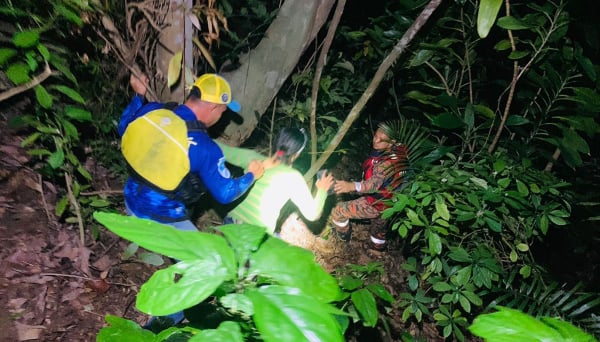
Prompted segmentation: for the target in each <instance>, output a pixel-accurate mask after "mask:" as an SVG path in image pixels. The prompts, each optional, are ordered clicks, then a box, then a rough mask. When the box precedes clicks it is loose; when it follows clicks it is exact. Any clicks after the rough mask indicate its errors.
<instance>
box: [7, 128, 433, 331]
mask: <svg viewBox="0 0 600 342" xmlns="http://www.w3.org/2000/svg"><path fill="white" fill-rule="evenodd" d="M0 130H1V131H2V134H0V310H1V312H0V331H3V333H2V334H1V335H0V341H27V340H34V341H95V337H96V334H97V333H98V331H99V330H100V329H101V328H102V327H103V326H104V325H105V321H104V316H105V315H107V314H111V315H117V316H122V317H125V318H127V319H130V320H133V321H136V322H138V323H140V324H144V323H145V322H146V321H147V320H148V316H147V315H145V314H143V313H141V312H139V311H138V310H137V309H136V307H135V298H136V294H137V292H138V290H139V288H140V286H141V285H142V284H143V283H144V282H145V281H146V280H147V279H148V278H149V277H150V276H151V274H152V273H153V272H154V271H155V270H156V269H157V267H156V266H149V265H147V264H145V263H142V262H140V261H136V259H135V258H133V259H128V260H125V261H124V260H122V254H123V252H124V250H125V249H126V247H127V245H128V242H127V241H125V240H122V239H120V238H118V237H117V236H115V235H114V234H112V233H110V232H108V231H107V230H105V229H102V230H101V231H100V233H99V237H98V238H97V239H93V238H92V236H91V234H90V233H89V232H86V234H85V244H84V245H82V244H81V242H80V232H79V227H78V226H77V224H67V223H63V222H58V221H57V219H56V217H55V216H54V209H55V205H56V201H57V192H58V191H59V190H57V189H56V187H55V185H54V184H52V183H50V182H47V181H43V180H42V178H41V177H40V176H39V175H38V174H37V173H36V172H34V171H33V170H32V169H30V168H29V167H28V166H26V165H29V164H30V160H29V157H28V156H27V154H26V153H25V151H24V150H23V149H22V148H21V147H20V143H21V141H22V139H23V137H19V136H16V135H13V134H11V133H10V131H8V130H7V129H6V127H5V126H3V125H2V126H0ZM94 177H95V181H96V182H97V183H98V184H106V186H109V187H113V186H114V188H113V189H112V190H114V189H120V188H119V187H118V184H117V185H114V184H113V185H108V184H110V182H109V181H106V180H101V179H99V178H101V177H106V173H95V174H94ZM95 190H98V191H103V190H111V189H109V188H100V189H95ZM113 196H119V195H118V194H117V195H113ZM208 215H209V219H208V220H207V219H206V216H204V219H205V220H204V221H203V222H210V219H211V218H210V213H209V214H208ZM367 230H368V227H367V226H366V225H365V224H362V225H357V226H356V228H355V233H354V235H353V238H352V241H351V242H350V243H349V244H346V243H343V242H340V241H338V240H335V239H329V240H323V239H320V238H317V237H315V236H313V235H312V234H310V233H308V231H307V230H306V226H305V225H304V224H302V222H301V221H299V220H297V219H295V217H292V218H290V219H289V220H288V221H286V224H285V228H284V229H283V230H282V236H283V237H284V239H287V240H291V241H294V242H295V243H296V244H298V245H301V246H303V247H305V248H309V249H311V250H313V251H314V252H315V257H316V260H317V261H318V262H319V263H320V264H321V265H323V267H324V268H325V269H326V270H328V271H332V270H334V269H336V268H337V267H341V266H344V265H346V264H348V263H354V264H365V263H368V262H371V261H379V262H381V263H382V264H383V265H384V268H385V271H386V274H385V276H384V277H383V278H382V280H381V282H382V283H383V284H384V285H385V286H386V288H387V289H388V290H389V291H390V292H391V293H392V295H394V296H397V294H398V293H399V292H400V291H401V290H402V289H403V288H404V287H405V281H404V276H403V271H402V270H401V268H400V264H401V262H402V260H403V257H402V253H401V252H400V246H399V244H398V243H395V242H394V243H391V244H390V248H389V251H387V252H386V253H385V254H384V256H383V257H381V258H377V257H372V256H369V255H367V254H366V253H365V249H364V247H363V242H364V241H366V240H367V238H368V233H367ZM395 311H397V310H392V311H391V312H390V313H389V314H388V315H387V318H388V319H389V321H390V327H391V330H392V332H393V333H392V335H393V336H382V333H381V331H376V332H375V333H374V334H373V333H372V332H371V334H370V335H369V336H367V335H368V334H369V332H365V331H356V332H350V333H349V334H348V335H347V339H348V341H378V340H380V341H399V337H398V336H399V334H400V333H403V332H410V333H411V334H412V335H413V336H419V337H420V340H423V341H435V340H441V338H440V337H439V335H438V333H437V331H435V328H434V327H433V326H431V325H425V326H420V327H416V326H407V325H405V324H404V323H402V321H401V320H400V314H401V313H400V312H395ZM383 335H385V334H383ZM374 336H375V337H374Z"/></svg>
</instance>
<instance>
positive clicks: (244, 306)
mask: <svg viewBox="0 0 600 342" xmlns="http://www.w3.org/2000/svg"><path fill="white" fill-rule="evenodd" d="M219 302H220V303H221V305H223V306H224V307H226V308H227V309H229V310H231V311H232V312H243V313H244V314H246V315H247V316H252V315H254V306H253V305H252V301H251V300H250V298H248V297H247V296H246V295H244V294H242V293H230V294H227V295H225V296H223V297H221V298H220V299H219Z"/></svg>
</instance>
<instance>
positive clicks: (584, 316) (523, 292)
mask: <svg viewBox="0 0 600 342" xmlns="http://www.w3.org/2000/svg"><path fill="white" fill-rule="evenodd" d="M514 279H515V277H510V276H509V277H507V280H506V281H505V287H504V291H503V292H499V293H497V294H496V295H497V297H496V298H495V299H494V300H493V301H492V302H491V303H490V304H489V305H488V309H489V308H492V307H495V306H497V305H501V306H506V307H510V308H513V309H519V310H521V311H523V312H525V313H528V314H530V315H532V316H534V317H544V316H545V317H560V318H561V319H563V320H565V321H569V322H571V323H573V324H576V325H578V326H580V327H581V328H582V329H585V330H586V331H588V332H589V333H592V334H594V335H596V336H598V334H600V316H599V315H598V312H600V310H599V309H600V295H599V294H597V293H589V292H582V291H580V289H581V287H582V286H583V284H582V283H578V284H576V285H575V286H573V287H572V288H567V287H566V286H565V285H563V286H560V285H559V284H558V283H557V282H554V281H553V282H551V283H550V284H546V283H544V281H543V280H542V279H541V277H532V278H529V279H522V278H521V279H519V282H520V285H519V286H518V287H516V286H514V282H513V280H514Z"/></svg>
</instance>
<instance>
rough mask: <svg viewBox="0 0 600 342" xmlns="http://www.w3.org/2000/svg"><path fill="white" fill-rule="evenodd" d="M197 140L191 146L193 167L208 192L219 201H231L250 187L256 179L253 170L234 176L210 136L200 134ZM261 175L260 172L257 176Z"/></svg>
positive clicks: (226, 202)
mask: <svg viewBox="0 0 600 342" xmlns="http://www.w3.org/2000/svg"><path fill="white" fill-rule="evenodd" d="M196 142H197V145H192V146H190V152H189V153H190V163H191V169H192V171H193V172H197V173H198V174H199V175H200V177H201V178H202V181H203V182H204V185H205V186H206V188H207V189H208V192H210V194H211V195H212V196H213V197H214V198H215V200H216V201H217V202H219V203H221V204H228V203H231V202H233V201H234V200H236V199H237V198H238V197H240V196H241V195H242V194H244V193H245V192H246V191H247V190H248V189H249V188H250V186H251V185H252V183H253V182H254V180H255V175H254V173H253V172H247V173H246V174H244V175H243V176H241V177H238V178H232V177H231V172H229V169H227V166H226V165H225V157H224V156H223V153H222V152H221V149H220V148H219V146H218V145H217V144H215V142H214V141H212V140H211V139H210V138H209V137H208V136H198V140H197V141H196ZM249 167H250V165H249ZM255 172H256V171H255ZM261 175H262V173H260V172H259V175H257V176H261Z"/></svg>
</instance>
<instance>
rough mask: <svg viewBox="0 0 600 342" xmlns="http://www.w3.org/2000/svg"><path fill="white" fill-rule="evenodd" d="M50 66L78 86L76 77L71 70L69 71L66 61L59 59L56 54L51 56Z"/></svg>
mask: <svg viewBox="0 0 600 342" xmlns="http://www.w3.org/2000/svg"><path fill="white" fill-rule="evenodd" d="M50 64H51V65H52V66H54V68H56V70H58V71H60V72H61V73H62V74H63V75H64V76H65V77H66V78H67V79H68V80H69V81H71V82H73V83H74V84H77V79H76V78H75V75H73V73H71V70H69V67H68V66H67V62H66V61H65V60H64V59H62V58H60V57H58V56H57V55H56V54H52V55H50Z"/></svg>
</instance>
